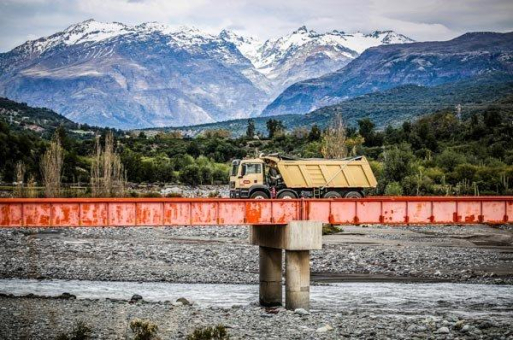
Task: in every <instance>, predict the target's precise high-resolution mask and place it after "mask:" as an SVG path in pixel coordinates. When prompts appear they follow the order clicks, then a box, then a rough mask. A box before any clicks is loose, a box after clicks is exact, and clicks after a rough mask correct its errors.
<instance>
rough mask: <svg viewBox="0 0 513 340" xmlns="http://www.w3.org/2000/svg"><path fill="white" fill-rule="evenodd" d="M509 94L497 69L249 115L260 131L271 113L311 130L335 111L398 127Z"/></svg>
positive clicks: (222, 125)
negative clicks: (303, 110)
mask: <svg viewBox="0 0 513 340" xmlns="http://www.w3.org/2000/svg"><path fill="white" fill-rule="evenodd" d="M512 93H513V74H507V73H502V72H500V73H491V74H485V75H480V76H476V77H471V78H467V79H464V80H461V81H456V82H450V83H445V84H442V85H437V86H431V87H426V86H418V85H401V86H398V87H395V88H393V89H389V90H386V91H382V92H372V93H369V94H366V95H363V96H359V97H357V98H351V99H348V100H345V101H343V102H341V103H339V104H336V105H330V106H326V107H322V108H320V109H317V110H314V111H312V112H310V113H307V114H304V115H299V116H298V115H295V114H288V115H279V116H272V117H269V116H261V117H256V118H253V120H254V122H255V126H256V130H257V131H259V132H261V133H262V134H264V135H266V134H267V128H266V122H267V121H268V120H269V119H270V118H274V119H278V120H280V121H282V123H283V125H284V126H285V128H286V129H287V130H288V131H293V130H294V129H295V128H307V129H310V128H311V126H312V125H314V124H316V125H317V126H319V127H320V128H321V129H324V128H325V127H327V126H328V125H329V124H330V123H331V121H332V120H333V117H334V116H335V115H336V114H341V115H342V117H343V119H344V123H345V124H347V125H349V126H353V127H354V126H356V125H357V121H358V120H359V119H362V118H369V119H371V120H372V121H373V122H374V123H375V124H376V126H377V128H378V129H384V128H385V127H386V126H387V125H393V126H397V125H399V124H401V123H402V122H404V121H414V120H416V119H418V118H419V117H421V116H423V115H426V114H430V113H433V112H436V111H437V110H449V111H452V112H455V110H456V106H457V105H458V104H460V105H461V109H462V110H461V114H462V116H463V117H468V116H470V115H472V114H474V113H476V112H477V111H479V110H483V109H484V108H486V107H488V106H489V105H493V104H497V103H499V104H498V105H509V102H511V94H512ZM505 98H508V104H500V103H501V101H503V100H504V99H505ZM247 125H248V120H247V119H236V120H230V121H224V122H216V123H210V124H202V125H196V126H186V127H179V128H166V129H165V130H180V131H182V132H183V133H184V134H186V135H189V136H195V135H197V134H199V133H201V132H202V131H205V130H213V129H226V130H228V131H230V132H232V136H241V135H244V134H245V133H246V128H247Z"/></svg>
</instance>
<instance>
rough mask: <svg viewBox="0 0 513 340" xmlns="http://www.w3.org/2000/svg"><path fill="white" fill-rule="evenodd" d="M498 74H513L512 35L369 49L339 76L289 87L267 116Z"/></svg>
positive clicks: (477, 35) (468, 36)
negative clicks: (409, 87) (403, 87)
mask: <svg viewBox="0 0 513 340" xmlns="http://www.w3.org/2000/svg"><path fill="white" fill-rule="evenodd" d="M496 71H501V72H506V73H513V33H467V34H465V35H462V36H460V37H458V38H456V39H453V40H450V41H444V42H423V43H412V44H405V45H389V46H386V45H383V46H379V47H373V48H369V49H367V50H366V51H365V52H364V53H363V54H362V55H361V56H360V57H358V58H357V59H355V60H354V61H352V62H351V63H349V64H348V65H347V66H346V67H344V68H343V69H341V70H339V71H336V72H334V73H331V74H328V75H325V76H322V77H319V78H316V79H310V80H306V81H302V82H298V83H296V84H294V85H292V86H290V87H288V88H287V89H286V90H285V91H284V92H283V93H282V94H281V95H280V96H278V98H276V100H274V101H273V102H272V103H271V104H270V105H269V106H267V108H266V109H265V110H264V112H263V114H262V115H263V116H271V115H279V114H302V113H307V112H310V111H312V110H314V109H317V108H320V107H324V106H327V105H331V104H336V103H338V102H341V101H343V100H347V99H349V98H352V97H356V96H360V95H363V94H366V93H371V92H377V91H383V90H387V89H391V88H393V87H396V86H400V85H406V84H414V85H421V86H436V85H440V84H444V83H449V82H454V81H458V80H462V79H465V78H469V77H472V76H476V75H482V74H487V73H490V72H496Z"/></svg>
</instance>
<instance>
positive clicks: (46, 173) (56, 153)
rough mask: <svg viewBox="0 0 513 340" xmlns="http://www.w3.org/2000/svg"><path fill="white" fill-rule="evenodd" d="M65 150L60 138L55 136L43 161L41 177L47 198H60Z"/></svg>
mask: <svg viewBox="0 0 513 340" xmlns="http://www.w3.org/2000/svg"><path fill="white" fill-rule="evenodd" d="M63 156H64V150H63V149H62V147H61V142H60V140H59V136H58V135H55V136H54V137H53V139H52V141H51V142H50V146H48V148H47V149H46V152H45V154H44V155H43V159H42V160H41V175H42V177H43V185H44V187H45V196H46V197H58V196H59V194H60V191H61V175H62V166H63V161H64V157H63Z"/></svg>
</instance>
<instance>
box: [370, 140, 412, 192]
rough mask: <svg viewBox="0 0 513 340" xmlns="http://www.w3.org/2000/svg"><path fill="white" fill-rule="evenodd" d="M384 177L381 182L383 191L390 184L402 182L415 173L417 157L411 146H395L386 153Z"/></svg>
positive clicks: (403, 144) (404, 144)
mask: <svg viewBox="0 0 513 340" xmlns="http://www.w3.org/2000/svg"><path fill="white" fill-rule="evenodd" d="M383 157H384V162H383V163H384V164H383V175H382V176H383V177H382V178H381V180H380V183H379V184H380V187H381V191H382V192H383V188H386V186H387V185H388V183H391V182H399V183H400V182H401V181H402V180H403V179H404V178H405V177H406V176H409V175H411V174H412V173H413V165H412V163H413V160H414V159H415V156H414V155H413V152H412V151H411V147H410V145H409V144H406V143H402V144H399V145H394V146H392V147H390V148H388V150H386V151H385V152H384V155H383Z"/></svg>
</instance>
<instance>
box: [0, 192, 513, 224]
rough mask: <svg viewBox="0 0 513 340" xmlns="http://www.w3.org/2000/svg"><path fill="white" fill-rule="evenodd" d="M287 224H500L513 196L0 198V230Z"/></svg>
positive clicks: (511, 217)
mask: <svg viewBox="0 0 513 340" xmlns="http://www.w3.org/2000/svg"><path fill="white" fill-rule="evenodd" d="M290 221H317V222H323V223H332V224H339V225H344V224H392V225H407V224H475V223H488V224H502V223H509V222H512V221H513V196H479V197H472V196H465V197H450V196H441V197H438V196H436V197H429V196H421V197H367V198H361V199H287V200H285V199H278V200H254V199H247V200H241V199H224V198H215V199H201V198H43V199H40V198H35V199H30V198H7V199H0V227H52V228H57V227H100V226H101V227H117V226H178V225H286V224H288V223H289V222H290Z"/></svg>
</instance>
